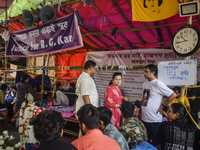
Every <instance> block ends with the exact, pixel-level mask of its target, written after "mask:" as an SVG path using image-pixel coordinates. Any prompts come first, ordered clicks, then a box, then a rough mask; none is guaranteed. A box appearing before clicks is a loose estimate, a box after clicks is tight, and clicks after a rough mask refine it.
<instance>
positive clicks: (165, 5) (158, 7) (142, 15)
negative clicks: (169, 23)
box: [131, 0, 179, 21]
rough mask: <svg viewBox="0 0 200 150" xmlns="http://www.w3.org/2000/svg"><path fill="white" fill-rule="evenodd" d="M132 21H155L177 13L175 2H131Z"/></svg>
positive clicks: (160, 0) (155, 0) (172, 0)
mask: <svg viewBox="0 0 200 150" xmlns="http://www.w3.org/2000/svg"><path fill="white" fill-rule="evenodd" d="M131 3H132V20H133V21H157V20H163V19H166V18H169V17H171V16H174V15H176V14H177V13H178V11H179V3H178V1H177V0H131Z"/></svg>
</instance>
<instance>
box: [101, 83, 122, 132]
mask: <svg viewBox="0 0 200 150" xmlns="http://www.w3.org/2000/svg"><path fill="white" fill-rule="evenodd" d="M104 97H105V106H106V107H108V108H110V110H111V111H112V119H111V124H113V125H114V126H115V127H116V128H117V129H119V127H120V118H121V111H120V109H119V108H116V104H118V105H121V104H122V98H123V97H122V92H121V89H120V88H119V89H117V88H116V87H115V86H113V85H110V86H109V87H108V88H107V89H106V91H105V94H104Z"/></svg>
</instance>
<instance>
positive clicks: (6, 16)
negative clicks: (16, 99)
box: [4, 0, 8, 82]
mask: <svg viewBox="0 0 200 150" xmlns="http://www.w3.org/2000/svg"><path fill="white" fill-rule="evenodd" d="M5 5H6V7H5V13H6V15H5V30H7V27H8V26H7V19H8V11H7V0H6V1H5ZM6 49H7V41H5V50H6ZM7 61H8V59H7V57H5V70H8V69H7ZM6 80H7V72H6V71H5V80H4V81H5V82H6Z"/></svg>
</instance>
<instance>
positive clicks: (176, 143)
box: [157, 103, 197, 150]
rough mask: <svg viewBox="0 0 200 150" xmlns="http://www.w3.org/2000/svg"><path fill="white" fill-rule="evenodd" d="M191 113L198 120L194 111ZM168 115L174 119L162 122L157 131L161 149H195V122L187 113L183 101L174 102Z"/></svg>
mask: <svg viewBox="0 0 200 150" xmlns="http://www.w3.org/2000/svg"><path fill="white" fill-rule="evenodd" d="M191 115H192V117H193V118H194V120H195V121H196V120H197V119H196V118H197V116H195V114H192V113H191ZM167 117H168V119H169V120H172V121H165V122H162V123H161V125H160V127H159V130H158V133H157V139H158V141H159V145H160V149H161V150H167V149H190V150H193V144H194V139H195V124H194V123H193V121H192V119H191V118H190V116H189V115H188V114H187V111H186V109H185V106H184V105H183V104H181V103H174V104H172V105H171V106H170V107H169V109H168V111H167Z"/></svg>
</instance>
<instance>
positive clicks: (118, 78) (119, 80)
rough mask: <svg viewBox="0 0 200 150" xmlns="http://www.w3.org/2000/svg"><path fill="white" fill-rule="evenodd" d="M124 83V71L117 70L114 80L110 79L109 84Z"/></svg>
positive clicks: (113, 76)
mask: <svg viewBox="0 0 200 150" xmlns="http://www.w3.org/2000/svg"><path fill="white" fill-rule="evenodd" d="M121 83H122V73H120V72H115V73H113V75H112V80H111V81H110V83H109V85H111V84H116V85H117V86H119V85H120V84H121Z"/></svg>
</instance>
